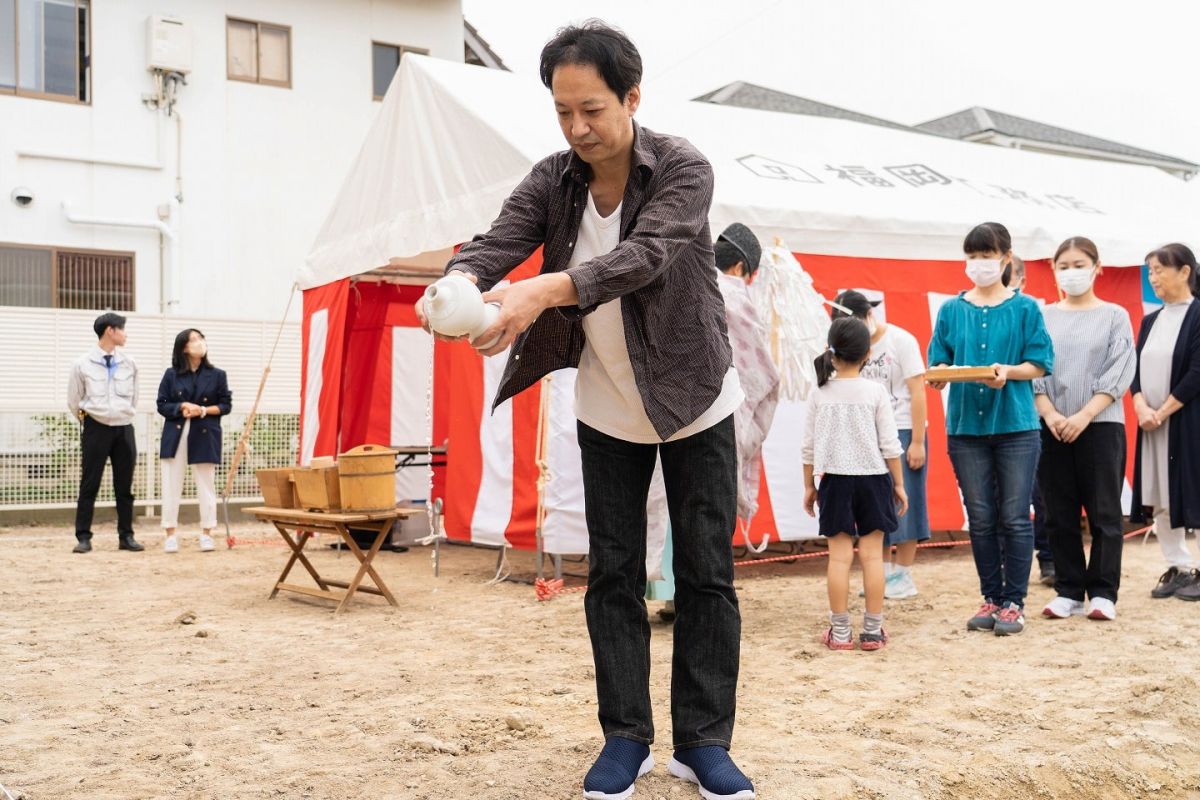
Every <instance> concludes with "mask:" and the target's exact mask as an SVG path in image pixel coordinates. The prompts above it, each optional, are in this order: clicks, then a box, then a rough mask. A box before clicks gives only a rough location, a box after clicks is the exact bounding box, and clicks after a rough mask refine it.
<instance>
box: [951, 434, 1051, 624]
mask: <svg viewBox="0 0 1200 800" xmlns="http://www.w3.org/2000/svg"><path fill="white" fill-rule="evenodd" d="M949 440H950V462H951V463H952V464H953V465H954V474H955V476H957V478H958V487H959V489H961V490H962V494H963V502H964V503H966V506H967V521H968V526H969V527H970V530H971V553H972V554H973V555H974V556H975V570H976V572H978V573H979V591H980V593H981V594H982V595H983V597H984V599H985V600H987V601H988V602H991V603H995V604H996V605H998V606H1003V605H1004V604H1006V603H1015V604H1016V605H1018V606H1024V605H1025V594H1026V592H1027V591H1028V589H1029V569H1030V567H1031V566H1032V564H1033V523H1032V522H1031V521H1030V519H1029V500H1030V497H1031V496H1032V493H1033V481H1034V476H1035V475H1036V473H1037V468H1038V458H1039V457H1040V456H1041V452H1042V440H1041V437H1040V436H1039V434H1038V432H1037V431H1021V432H1020V433H1004V434H997V435H995V436H951V437H949Z"/></svg>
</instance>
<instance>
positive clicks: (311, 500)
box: [295, 467, 342, 511]
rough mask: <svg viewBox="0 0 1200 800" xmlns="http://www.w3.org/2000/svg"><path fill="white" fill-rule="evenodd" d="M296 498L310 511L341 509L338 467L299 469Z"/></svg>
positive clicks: (296, 473) (300, 504)
mask: <svg viewBox="0 0 1200 800" xmlns="http://www.w3.org/2000/svg"><path fill="white" fill-rule="evenodd" d="M295 479H296V500H297V503H298V507H299V508H303V509H306V510H308V511H341V510H342V497H341V492H340V491H339V488H340V487H339V486H338V468H337V467H319V468H316V469H313V468H309V469H298V470H296V472H295Z"/></svg>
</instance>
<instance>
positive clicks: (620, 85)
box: [539, 19, 642, 103]
mask: <svg viewBox="0 0 1200 800" xmlns="http://www.w3.org/2000/svg"><path fill="white" fill-rule="evenodd" d="M563 64H579V65H589V66H593V67H595V68H596V71H597V72H599V73H600V77H602V78H604V82H605V83H606V84H608V88H610V89H612V90H613V94H615V95H616V96H617V97H618V98H619V99H620V101H621V102H622V103H624V102H625V96H626V95H627V94H629V90H630V89H632V88H633V87H635V86H637V85H638V84H639V83H641V82H642V56H641V54H640V53H638V51H637V48H636V47H634V46H633V42H631V41H629V37H628V36H626V35H625V34H624V33H622V32H621V31H619V30H617V29H616V28H614V27H612V26H611V25H609V24H607V23H605V22H602V21H601V20H598V19H589V20H588V21H587V22H585V23H583V24H582V25H568V26H567V27H565V28H559V29H558V33H556V34H554V38H553V39H551V40H550V41H548V42H546V46H545V47H543V48H542V63H541V68H540V70H539V72H540V74H541V76H542V83H544V84H546V88H547V89H552V88H553V86H552V84H553V82H554V70H555V69H557V68H558V67H560V66H562V65H563Z"/></svg>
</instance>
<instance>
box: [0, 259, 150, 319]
mask: <svg viewBox="0 0 1200 800" xmlns="http://www.w3.org/2000/svg"><path fill="white" fill-rule="evenodd" d="M133 304H134V257H133V253H113V252H107V251H102V250H66V249H59V248H54V247H30V246H27V245H4V244H0V306H32V307H36V308H82V309H91V310H97V311H99V310H104V309H112V310H114V311H133V310H134V308H133Z"/></svg>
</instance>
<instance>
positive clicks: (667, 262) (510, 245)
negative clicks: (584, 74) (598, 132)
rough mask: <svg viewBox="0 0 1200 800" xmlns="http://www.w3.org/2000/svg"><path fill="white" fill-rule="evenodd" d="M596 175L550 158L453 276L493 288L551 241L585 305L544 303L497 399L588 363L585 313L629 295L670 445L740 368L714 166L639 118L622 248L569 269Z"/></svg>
mask: <svg viewBox="0 0 1200 800" xmlns="http://www.w3.org/2000/svg"><path fill="white" fill-rule="evenodd" d="M590 175H591V170H590V167H588V165H587V163H586V162H584V161H583V160H582V159H580V158H579V157H578V156H577V155H575V153H574V152H573V151H571V150H565V151H563V152H560V153H555V154H554V155H552V156H549V157H547V158H545V159H542V160H541V161H539V162H538V163H537V164H535V165H534V167H533V171H532V172H530V173H529V175H528V176H527V177H526V178H525V179H524V180H523V181H521V183H520V185H518V186H517V188H516V189H515V190H514V191H513V193H512V195H510V196H509V198H508V199H507V200H506V201H505V202H504V207H503V208H502V209H501V211H500V216H499V217H497V218H496V221H495V222H493V223H492V228H491V230H489V231H488V232H487V233H485V234H480V235H478V236H476V237H475V238H474V239H473V240H472V241H471V242H470V243H468V244H466V245H464V246H463V247H462V249H461V250H460V251H459V252H458V254H457V255H455V256H454V258H452V259H451V260H450V263H449V264H447V265H446V271H447V272H449V271H450V270H459V271H462V272H467V273H471V274H473V275H475V276H476V277H477V278H478V279H479V284H478V285H479V288H480V289H481V290H482V291H487V290H488V289H491V288H492V287H493V286H495V285H496V283H498V282H499V281H500V280H501V279H503V278H504V276H505V275H507V274H508V273H509V272H510V271H511V270H513V269H515V268H516V267H518V266H520V265H521V264H522V263H523V262H524V261H525V260H526V259H527V258H529V256H530V255H532V254H533V252H534V251H535V250H536V249H537V248H538V247H539V246H540V245H545V249H544V251H543V254H542V255H543V259H542V272H543V273H548V272H563V271H566V272H567V274H569V275H570V276H571V280H572V281H573V282H574V284H575V288H576V290H577V291H578V293H579V305H578V306H569V307H565V308H557V309H548V310H546V311H545V312H543V313H542V314H541V316H539V317H538V318H537V320H535V321H534V323H533V325H531V326H530V327H529V329H528V330H526V331H525V332H524V333H522V334H521V335H520V336H518V337H517V339H516V341H515V342H514V343H513V346H512V348H511V350H510V352H509V358H508V364H507V365H506V367H505V370H504V377H503V379H502V380H501V383H500V388H499V391H498V392H497V393H496V401H495V405H499V404H500V403H502V402H504V401H505V400H507V399H509V398H510V397H512V396H513V395H515V394H517V393H518V392H520V391H522V390H524V389H526V388H528V387H529V386H532V385H533V384H534V383H536V382H537V381H539V380H540V379H541V378H542V377H543V376H545V375H547V374H548V373H550V372H553V371H555V370H559V369H564V368H567V367H577V366H579V357H580V355H581V354H582V352H583V345H584V333H583V325H582V323H581V320H582V319H583V317H585V316H586V315H587V314H590V313H591V312H592V311H594V310H595V309H596V308H598V307H599V306H601V305H602V304H604V303H607V302H608V301H610V300H615V299H616V298H618V297H620V298H623V302H622V304H621V305H622V312H623V313H622V317H623V320H624V323H625V343H626V345H627V347H628V349H629V360H630V362H631V364H632V366H633V374H634V378H635V380H636V381H637V387H638V392H639V394H640V395H641V398H642V404H643V405H644V406H645V408H646V416H648V417H649V418H650V422H651V424H653V425H654V429H655V431H656V432H657V433H658V435H659V436H660V437H661V438H662V439H664V440H666V439H668V438H670V436H671V435H672V434H674V433H675V432H676V431H678V430H680V429H681V428H684V427H686V426H687V425H689V424H691V423H692V422H693V421H695V420H696V419H697V418H698V417H699V416H700V415H701V414H703V413H704V412H705V411H707V410H708V408H709V407H710V406H711V405H712V404H713V403H714V402H715V401H716V399H717V396H718V395H719V394H720V393H721V386H722V381H723V379H724V377H725V373H726V372H727V371H728V370H729V366H730V364H731V363H732V355H731V352H730V349H729V337H728V333H727V331H726V327H725V306H724V302H723V300H722V299H721V292H720V290H719V289H718V287H717V271H716V269H715V266H714V259H713V250H712V237H711V235H710V233H709V230H708V208H709V204H710V203H711V202H712V190H713V174H712V167H711V166H709V163H708V161H707V160H706V159H705V158H704V156H703V155H701V154H700V152H699V151H698V150H696V148H695V147H693V146H692V145H691V143H689V142H688V141H687V140H685V139H681V138H679V137H676V136H666V135H664V134H660V133H655V132H653V131H650V130H647V129H646V128H643V127H641V126H639V125H638V124H637V123H636V122H635V123H634V141H633V168H632V169H631V170H630V173H629V182H628V184H627V185H626V187H625V195H624V199H623V200H622V206H621V235H620V244H618V245H617V247H616V248H615V249H613V250H612V251H610V252H608V253H606V254H605V255H602V256H599V257H597V258H593V259H591V260H590V261H585V262H583V263H582V264H579V265H578V266H576V267H574V268H572V269H569V270H568V269H567V265H568V263H569V262H570V259H571V252H572V248H574V246H575V238H576V235H577V234H578V232H579V226H580V221H581V219H582V217H583V212H584V209H585V208H586V207H587V192H588V180H589V178H590ZM493 407H494V406H493Z"/></svg>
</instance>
